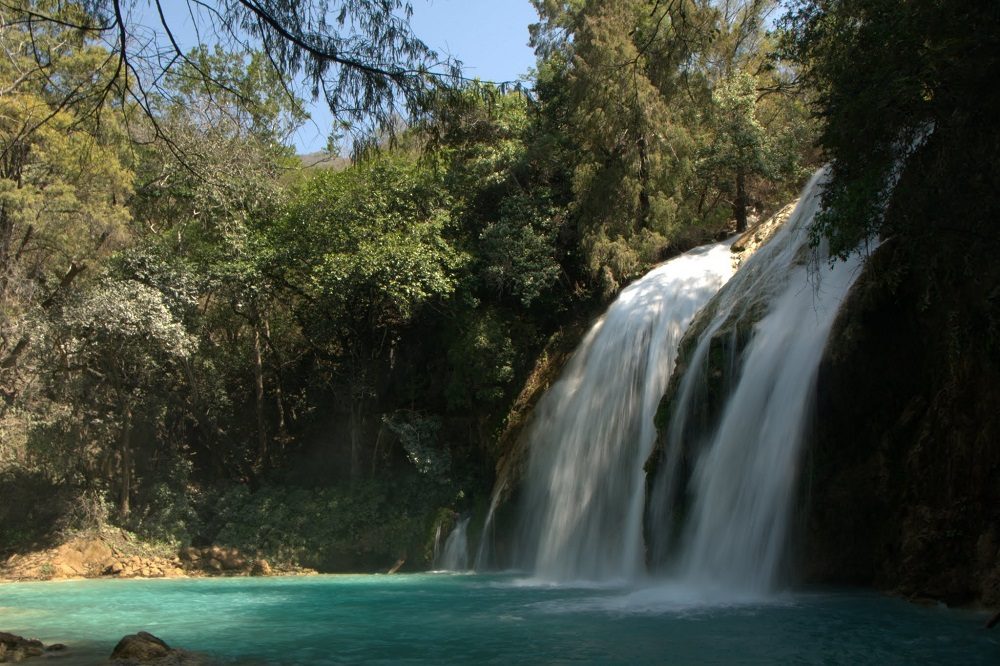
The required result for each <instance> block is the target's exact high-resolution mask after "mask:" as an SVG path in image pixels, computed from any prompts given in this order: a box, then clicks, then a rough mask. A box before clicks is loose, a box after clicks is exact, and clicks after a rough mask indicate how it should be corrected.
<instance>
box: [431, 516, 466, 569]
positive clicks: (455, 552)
mask: <svg viewBox="0 0 1000 666" xmlns="http://www.w3.org/2000/svg"><path fill="white" fill-rule="evenodd" d="M468 528H469V518H468V517H465V518H462V519H461V520H459V521H458V523H457V524H456V525H455V528H454V529H452V531H451V533H450V534H448V539H447V540H445V542H444V550H443V551H441V558H440V561H438V560H437V558H435V565H436V568H437V569H440V570H441V571H466V570H468V568H469V537H468Z"/></svg>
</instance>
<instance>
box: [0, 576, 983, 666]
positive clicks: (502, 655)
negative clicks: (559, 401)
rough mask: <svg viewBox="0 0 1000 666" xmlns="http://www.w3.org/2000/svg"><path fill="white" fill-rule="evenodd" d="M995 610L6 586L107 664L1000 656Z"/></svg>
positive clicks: (803, 598)
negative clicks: (990, 625) (122, 654)
mask: <svg viewBox="0 0 1000 666" xmlns="http://www.w3.org/2000/svg"><path fill="white" fill-rule="evenodd" d="M984 621H985V616H984V615H983V614H982V613H974V612H969V611H952V610H947V609H944V608H937V607H929V608H928V607H921V606H916V605H913V604H909V603H906V602H904V601H901V600H898V599H892V598H886V597H881V596H878V595H875V594H870V593H863V592H828V591H816V592H804V593H796V594H789V595H786V596H779V597H772V598H769V599H754V598H745V599H736V600H733V599H728V600H725V599H722V598H714V599H713V595H712V594H711V593H707V592H706V591H705V590H692V589H685V588H683V587H680V586H671V585H662V586H655V585H654V586H650V587H645V588H634V589H627V588H618V587H593V586H591V587H587V586H572V585H558V586H555V585H542V584H535V583H533V582H532V581H530V580H524V579H521V578H518V577H516V576H511V575H503V576H480V575H450V574H419V575H403V576H314V577H303V578H267V579H259V578H228V579H226V578H221V579H220V578H215V579H175V580H85V581H68V582H51V583H16V584H7V585H0V629H3V630H7V631H13V632H14V633H18V634H22V635H31V636H35V637H38V638H40V639H42V640H43V641H44V642H46V643H50V642H62V643H66V644H68V645H69V646H70V647H71V648H72V649H71V654H69V655H67V656H66V657H60V658H58V659H52V660H47V661H45V662H42V663H50V664H51V665H52V666H56V665H57V664H62V665H65V666H69V665H70V664H73V665H74V666H75V665H76V664H93V663H98V662H100V660H101V659H103V658H105V657H106V656H107V655H108V654H110V652H111V649H112V648H113V647H114V644H115V643H116V642H117V640H118V639H119V638H121V637H122V636H123V635H125V634H128V633H134V632H136V631H140V630H145V631H149V632H151V633H153V634H156V635H157V636H160V637H161V638H163V639H164V640H165V641H167V643H169V644H171V645H172V646H176V647H182V648H185V649H188V650H195V651H199V652H204V653H206V654H208V655H211V657H212V658H213V659H214V660H217V661H218V662H219V663H253V664H335V663H358V662H365V663H382V664H444V663H483V664H514V663H518V664H561V663H574V664H663V663H670V664H731V663H741V664H776V663H781V664H791V663H796V664H863V663H869V664H881V665H885V664H927V663H937V664H945V663H948V664H958V663H961V664H998V663H1000V633H997V632H995V631H993V632H991V631H988V630H985V629H983V628H982V626H983V622H984Z"/></svg>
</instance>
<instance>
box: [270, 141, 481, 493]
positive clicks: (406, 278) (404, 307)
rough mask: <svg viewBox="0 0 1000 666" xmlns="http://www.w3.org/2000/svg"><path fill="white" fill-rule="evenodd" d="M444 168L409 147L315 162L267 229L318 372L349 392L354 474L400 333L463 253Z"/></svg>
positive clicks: (446, 284) (447, 279) (446, 286)
mask: <svg viewBox="0 0 1000 666" xmlns="http://www.w3.org/2000/svg"><path fill="white" fill-rule="evenodd" d="M450 225H451V218H450V201H449V200H448V196H447V193H446V192H445V191H444V190H443V188H442V183H441V179H440V172H439V171H438V170H435V169H427V168H422V167H421V165H420V164H419V163H418V162H416V161H414V160H413V158H410V157H407V156H375V157H374V158H373V159H372V160H371V161H367V162H364V163H361V164H359V165H357V166H355V167H353V168H350V169H347V170H345V171H341V172H320V173H318V174H316V175H315V176H313V177H312V178H311V179H309V180H308V181H306V182H305V183H304V184H302V185H301V186H300V187H299V188H298V190H297V191H296V192H295V193H294V195H293V199H292V202H291V204H290V206H289V208H288V212H287V214H286V215H285V216H284V217H283V218H282V219H281V220H279V222H278V223H277V224H276V225H275V226H274V227H273V228H271V229H270V230H268V232H267V233H268V239H269V240H268V242H269V244H270V245H271V246H272V247H274V248H275V249H276V253H275V255H274V256H273V262H272V263H271V265H270V268H269V270H270V271H271V272H272V273H273V274H274V275H275V279H277V280H278V282H279V284H281V285H283V286H284V287H285V289H286V290H287V293H288V294H289V296H290V297H291V298H293V299H294V305H293V308H294V312H295V315H296V318H297V320H298V321H299V323H300V326H301V327H302V331H303V335H304V337H305V338H306V340H307V341H308V343H309V345H310V346H311V348H312V351H313V354H314V357H315V359H316V364H317V367H316V369H315V371H314V372H315V375H314V376H315V377H316V379H317V380H318V381H324V380H325V382H326V384H327V387H328V388H330V389H333V390H335V391H337V392H338V393H339V394H340V395H342V396H344V397H345V398H346V401H347V403H348V405H349V407H350V409H349V436H350V471H351V477H352V478H358V477H359V475H360V473H361V469H362V467H361V465H362V462H363V460H362V445H363V438H364V434H365V432H364V431H365V427H366V416H367V414H368V411H369V408H370V406H371V405H372V404H373V403H374V402H375V401H376V400H377V399H378V397H379V396H380V394H381V392H382V389H383V387H384V385H385V381H386V377H387V371H388V370H389V369H390V367H391V365H392V363H393V359H394V357H395V348H396V346H397V344H398V341H399V336H400V334H401V332H402V331H403V330H404V329H405V327H406V326H407V325H408V324H410V323H411V322H412V321H413V320H414V318H415V317H416V316H417V315H418V313H419V312H420V311H421V310H422V309H423V308H425V307H428V306H430V305H431V304H434V303H437V302H440V301H441V300H442V299H444V298H446V297H448V296H449V295H450V294H452V293H453V292H454V290H455V284H456V271H457V270H458V268H459V267H460V266H461V265H463V264H464V263H465V262H466V261H467V257H466V256H465V255H464V254H463V253H462V252H460V251H458V250H457V249H456V248H454V247H453V246H452V245H451V244H450V243H449V242H448V240H447V238H446V236H447V233H446V232H447V229H448V227H449V226H450Z"/></svg>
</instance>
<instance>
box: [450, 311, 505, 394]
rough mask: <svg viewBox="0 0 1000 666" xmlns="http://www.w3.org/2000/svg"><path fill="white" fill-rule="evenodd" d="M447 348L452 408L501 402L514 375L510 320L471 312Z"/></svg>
mask: <svg viewBox="0 0 1000 666" xmlns="http://www.w3.org/2000/svg"><path fill="white" fill-rule="evenodd" d="M458 330H459V331H460V333H459V338H458V340H456V341H455V342H454V343H452V344H451V345H450V346H449V348H448V363H449V366H450V370H451V371H450V373H449V374H450V381H449V383H448V387H447V393H446V395H447V398H448V406H449V408H451V409H453V410H456V411H458V410H463V409H474V408H477V407H480V408H481V407H483V406H487V407H492V408H494V409H495V408H496V407H494V406H498V405H499V404H501V401H502V400H503V398H504V397H505V396H506V395H507V393H508V392H509V391H510V389H511V388H513V387H512V386H511V384H512V382H513V381H514V378H515V377H516V372H515V369H516V367H517V364H516V362H517V353H516V351H515V348H514V341H513V340H512V339H511V335H512V334H513V333H514V331H512V330H511V328H510V325H509V322H505V321H504V320H503V319H502V318H501V317H500V315H499V314H498V313H496V312H494V311H489V310H487V311H485V312H478V311H476V312H472V313H470V314H469V315H468V319H467V320H466V321H463V322H462V323H461V325H460V326H459V327H458Z"/></svg>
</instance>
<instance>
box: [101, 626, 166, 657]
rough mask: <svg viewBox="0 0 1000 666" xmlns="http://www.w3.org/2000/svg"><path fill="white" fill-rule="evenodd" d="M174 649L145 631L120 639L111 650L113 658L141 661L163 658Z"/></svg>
mask: <svg viewBox="0 0 1000 666" xmlns="http://www.w3.org/2000/svg"><path fill="white" fill-rule="evenodd" d="M171 652H173V650H172V649H171V648H170V646H169V645H167V644H166V643H164V642H163V641H162V640H160V639H159V638H157V637H156V636H154V635H153V634H150V633H148V632H145V631H140V632H139V633H137V634H129V635H128V636H125V637H124V638H122V639H121V640H120V641H118V645H116V646H115V649H114V650H112V651H111V659H112V660H128V661H137V662H140V663H143V662H149V661H153V660H156V659H162V658H164V657H167V656H169V655H170V653H171Z"/></svg>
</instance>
